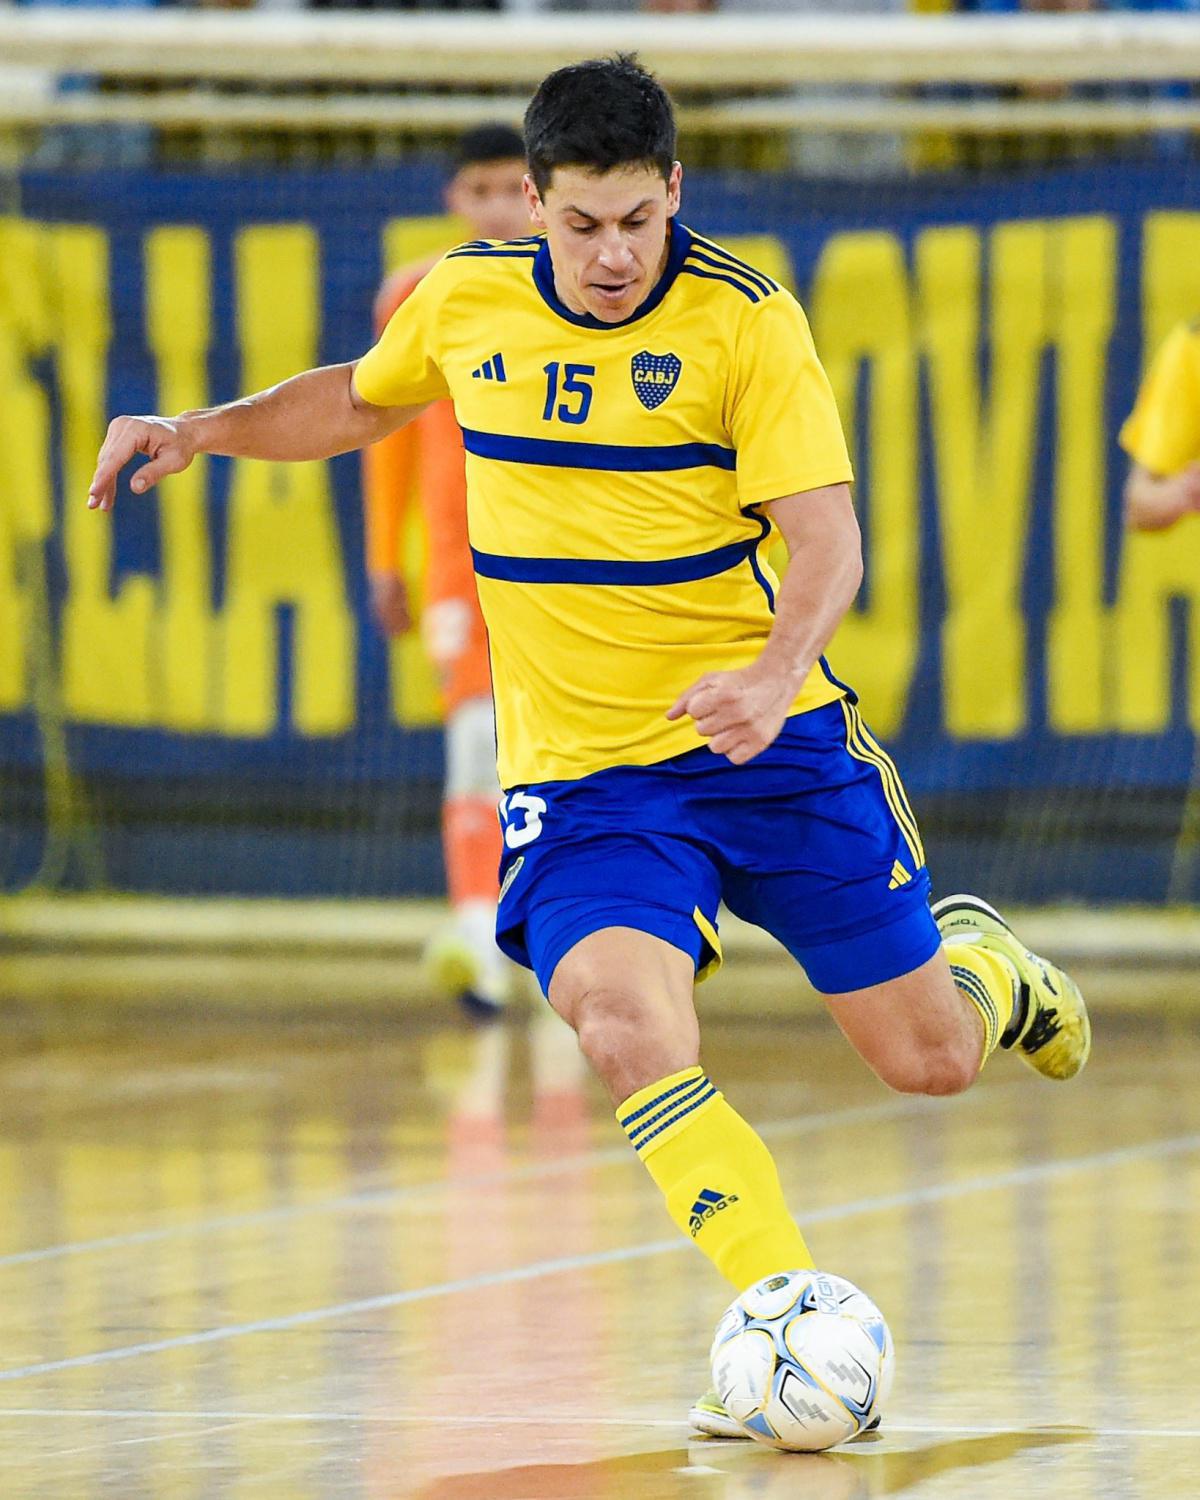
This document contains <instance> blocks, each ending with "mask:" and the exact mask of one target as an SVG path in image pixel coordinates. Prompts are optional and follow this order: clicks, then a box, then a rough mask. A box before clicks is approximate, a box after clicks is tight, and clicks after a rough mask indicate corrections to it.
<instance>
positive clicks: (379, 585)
mask: <svg viewBox="0 0 1200 1500" xmlns="http://www.w3.org/2000/svg"><path fill="white" fill-rule="evenodd" d="M524 174H525V148H524V144H523V142H522V140H521V136H520V134H519V133H518V132H517V131H515V130H513V129H511V128H510V127H509V126H507V125H481V126H478V127H477V128H476V129H474V130H471V131H468V132H467V134H466V135H464V136H463V137H462V139H461V141H460V142H459V145H458V150H457V152H456V154H455V170H454V175H453V176H452V177H451V179H450V181H449V182H448V183H447V185H446V190H445V205H446V208H447V210H448V211H449V212H450V213H453V214H456V215H458V216H459V217H460V218H462V219H465V220H466V221H467V223H468V224H470V226H471V229H472V231H473V233H474V234H476V235H477V236H479V238H480V239H487V240H506V239H516V238H518V237H519V236H521V235H527V234H529V233H530V229H531V225H530V222H529V211H528V209H527V207H526V205H525V197H524V194H523V192H522V189H521V181H522V178H523V176H524ZM439 258H440V257H439V256H437V255H431V256H429V257H427V258H426V259H425V260H423V261H420V262H419V263H417V264H415V265H409V266H405V267H403V268H401V269H400V270H399V271H397V272H395V273H394V274H393V275H392V276H390V277H388V279H387V280H386V281H385V282H384V284H383V286H382V287H381V288H380V291H379V295H378V297H377V298H376V301H375V330H376V333H377V334H378V333H380V332H382V330H383V328H384V327H385V326H386V324H387V322H388V319H389V318H390V317H391V316H392V314H393V313H394V312H395V311H396V309H397V307H399V306H400V304H401V303H402V302H403V301H404V300H405V298H406V297H408V296H409V294H410V293H411V292H412V291H413V289H414V288H415V287H416V286H417V284H418V282H420V280H421V278H422V277H423V276H424V275H425V273H426V272H427V271H428V270H430V268H431V267H432V266H433V265H434V264H435V263H436V262H437V260H438V259H439ZM480 378H481V379H503V378H504V372H503V370H502V369H501V370H495V369H493V370H491V371H490V373H489V372H488V371H487V370H486V369H485V370H482V371H481V374H480ZM414 491H415V492H416V494H417V496H418V497H419V501H420V505H421V510H422V513H423V516H424V521H425V528H426V533H427V536H428V543H429V547H428V562H427V571H426V574H425V580H424V582H425V590H424V592H425V600H424V607H423V609H422V612H421V634H422V638H423V640H424V643H425V648H426V650H427V651H428V653H429V656H430V659H431V660H432V662H433V664H434V666H435V667H436V669H437V672H438V677H439V679H440V683H441V689H442V700H443V705H444V708H445V715H446V781H445V791H444V798H445V800H444V802H443V804H442V849H443V853H444V857H445V863H446V881H447V885H448V887H449V894H450V901H451V904H452V905H453V907H454V912H455V920H454V922H453V924H452V925H451V926H449V927H447V928H446V929H444V930H443V931H441V932H438V933H436V934H435V935H434V937H433V939H432V940H431V942H430V945H429V950H428V955H427V958H428V964H429V969H430V973H431V977H432V978H433V980H434V982H435V983H437V984H438V985H439V987H441V988H442V989H444V990H445V991H446V992H447V993H448V994H454V995H457V996H458V997H459V999H460V1000H461V1002H462V1003H463V1005H464V1006H465V1007H466V1008H467V1009H468V1011H470V1012H472V1013H474V1014H479V1013H489V1014H490V1013H492V1012H495V1011H498V1010H500V1009H501V1008H502V1007H503V1005H504V1003H505V1001H506V1000H507V998H508V993H509V989H510V986H511V980H512V971H511V967H510V965H509V963H508V960H507V959H505V958H504V957H503V955H502V954H501V953H500V950H499V949H498V948H497V947H496V940H495V930H496V899H497V894H498V891H497V876H496V872H497V869H498V867H499V863H500V825H499V821H498V819H497V816H496V803H497V800H498V798H499V795H500V788H499V785H498V783H497V780H496V741H495V726H494V718H493V712H492V683H491V674H490V670H489V665H488V654H487V635H486V632H485V631H484V626H483V617H482V615H481V614H480V612H479V600H478V598H477V596H476V592H475V574H474V569H473V566H472V562H471V550H470V546H469V544H468V542H467V491H466V477H465V471H464V458H463V445H462V434H461V432H460V431H459V428H458V424H457V422H456V421H455V420H454V407H453V405H452V404H451V403H450V402H449V401H438V402H435V403H434V404H433V405H432V406H430V407H429V408H428V409H427V410H426V411H425V412H424V413H423V415H422V416H421V417H420V418H419V419H418V420H417V421H416V422H413V423H411V424H410V425H409V426H407V427H405V428H402V429H401V430H400V431H399V432H395V433H393V434H392V435H391V436H390V437H388V438H385V439H384V440H383V442H380V443H376V444H375V446H374V447H372V448H368V449H367V450H366V453H365V464H364V499H365V505H366V539H367V576H368V580H369V584H370V595H371V613H372V615H373V616H374V619H375V621H376V623H377V624H378V626H379V628H380V630H382V631H383V632H384V634H385V635H389V636H396V635H400V634H402V633H403V632H404V631H406V630H408V629H409V627H410V626H411V624H412V612H411V607H410V603H409V599H408V593H407V590H406V588H405V583H404V578H403V575H402V573H401V571H400V544H401V543H400V539H401V532H402V529H403V523H404V518H405V512H406V509H407V506H408V503H409V499H410V497H411V496H412V495H413V493H414Z"/></svg>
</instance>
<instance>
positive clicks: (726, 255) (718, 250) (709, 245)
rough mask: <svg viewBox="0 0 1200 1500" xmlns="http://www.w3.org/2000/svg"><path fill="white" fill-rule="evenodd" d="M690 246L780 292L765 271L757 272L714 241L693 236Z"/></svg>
mask: <svg viewBox="0 0 1200 1500" xmlns="http://www.w3.org/2000/svg"><path fill="white" fill-rule="evenodd" d="M692 245H693V247H694V248H699V249H704V250H711V251H713V252H714V253H715V254H717V255H720V256H721V257H722V258H723V259H725V260H727V261H728V262H729V263H730V265H734V266H739V267H740V268H741V269H742V270H743V271H748V272H749V273H750V275H751V276H757V277H758V279H759V280H760V281H765V282H766V283H767V286H768V287H769V288H770V289H771V291H773V292H777V291H779V290H780V286H779V283H778V282H777V281H774V280H772V278H771V277H770V276H768V275H767V273H766V272H765V271H759V270H757V269H756V268H755V267H754V266H752V265H751V264H750V263H749V261H745V260H739V259H738V257H737V256H736V255H735V254H734V253H733V251H732V250H726V248H725V246H724V245H718V244H717V243H716V241H715V240H709V239H705V237H704V236H703V235H702V234H693V235H692Z"/></svg>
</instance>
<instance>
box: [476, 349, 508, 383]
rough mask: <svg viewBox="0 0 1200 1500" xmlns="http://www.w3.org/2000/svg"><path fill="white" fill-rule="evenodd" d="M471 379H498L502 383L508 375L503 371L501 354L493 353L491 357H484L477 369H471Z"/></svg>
mask: <svg viewBox="0 0 1200 1500" xmlns="http://www.w3.org/2000/svg"><path fill="white" fill-rule="evenodd" d="M471 379H472V380H499V381H500V382H501V384H503V383H504V382H505V381H506V380H507V379H508V376H507V375H506V374H505V373H504V356H503V354H493V355H492V357H491V359H485V360H484V362H483V363H482V364H481V365H480V366H479V368H478V370H472V371H471Z"/></svg>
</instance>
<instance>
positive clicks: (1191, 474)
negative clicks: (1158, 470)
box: [1178, 464, 1200, 511]
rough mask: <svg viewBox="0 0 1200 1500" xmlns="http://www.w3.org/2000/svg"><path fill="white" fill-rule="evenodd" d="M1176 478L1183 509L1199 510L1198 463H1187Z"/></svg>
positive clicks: (1199, 477) (1199, 472)
mask: <svg viewBox="0 0 1200 1500" xmlns="http://www.w3.org/2000/svg"><path fill="white" fill-rule="evenodd" d="M1178 478H1179V487H1180V492H1181V494H1182V497H1183V500H1184V505H1183V509H1184V510H1185V511H1188V510H1200V464H1188V466H1187V468H1186V469H1184V471H1183V473H1182V474H1180V475H1179V476H1178Z"/></svg>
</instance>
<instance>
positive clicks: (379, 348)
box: [354, 267, 450, 406]
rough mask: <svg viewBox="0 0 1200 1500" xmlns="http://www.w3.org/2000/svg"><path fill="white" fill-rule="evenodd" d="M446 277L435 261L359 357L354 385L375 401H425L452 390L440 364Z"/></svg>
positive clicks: (412, 403)
mask: <svg viewBox="0 0 1200 1500" xmlns="http://www.w3.org/2000/svg"><path fill="white" fill-rule="evenodd" d="M446 288H447V282H446V279H445V277H443V276H440V275H439V274H438V268H437V267H435V268H434V269H433V270H432V271H431V272H430V273H429V275H428V276H426V277H425V278H424V279H423V280H422V281H421V283H420V284H419V285H418V286H417V288H416V289H415V290H414V291H413V292H412V293H411V294H410V295H409V296H408V297H406V298H405V299H404V301H403V302H401V304H400V306H399V307H398V308H397V309H396V311H395V312H394V313H393V314H392V316H391V317H390V318H389V319H388V321H387V325H386V326H385V328H384V330H383V332H382V333H381V334H380V335H379V340H378V342H377V343H376V344H375V346H374V348H372V349H369V350H368V351H367V353H366V354H364V355H363V357H362V359H360V360H359V362H358V364H357V366H356V367H355V370H354V387H355V389H356V390H357V391H358V394H359V395H360V396H361V397H362V398H363V400H364V401H369V402H370V403H371V405H372V406H424V405H425V404H426V403H427V402H429V401H440V400H442V399H443V398H444V397H446V396H448V395H449V394H450V392H449V390H448V389H447V386H446V381H445V379H444V377H443V375H442V372H441V369H440V368H439V364H438V354H439V347H440V342H441V341H440V339H439V337H438V326H439V314H440V313H441V310H442V307H443V304H444V302H445V294H446Z"/></svg>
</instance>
